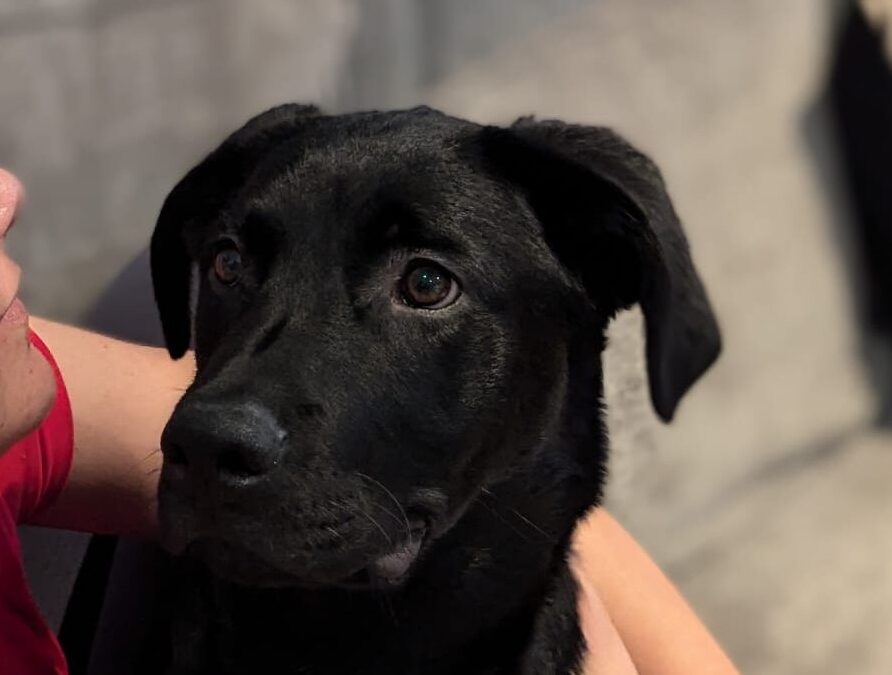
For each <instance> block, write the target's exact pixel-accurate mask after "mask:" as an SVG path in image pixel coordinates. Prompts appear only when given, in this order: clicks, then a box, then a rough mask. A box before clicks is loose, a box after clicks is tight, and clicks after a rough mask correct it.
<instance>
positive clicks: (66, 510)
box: [32, 319, 193, 537]
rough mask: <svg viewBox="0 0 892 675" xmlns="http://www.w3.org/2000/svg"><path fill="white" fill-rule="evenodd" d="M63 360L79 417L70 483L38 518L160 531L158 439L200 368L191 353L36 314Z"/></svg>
mask: <svg viewBox="0 0 892 675" xmlns="http://www.w3.org/2000/svg"><path fill="white" fill-rule="evenodd" d="M32 326H33V328H34V330H35V331H36V332H37V333H38V334H39V335H40V336H41V338H42V339H43V340H44V342H46V344H47V345H48V346H49V348H50V350H51V351H52V353H53V355H54V357H55V358H56V360H57V362H58V363H59V367H60V369H61V370H62V375H63V378H64V380H65V383H66V387H67V388H68V393H69V396H70V397H71V403H72V411H73V416H74V424H75V429H74V439H75V450H74V461H73V464H72V469H71V475H70V477H69V479H68V482H67V484H66V487H65V489H64V490H63V491H62V493H61V494H60V496H59V499H58V500H57V501H56V502H55V504H53V506H52V507H50V508H49V509H46V510H45V511H43V512H42V513H41V514H40V515H39V517H38V518H37V523H36V524H42V525H49V526H52V527H64V528H69V529H77V530H86V531H90V532H102V533H115V534H135V535H140V536H149V537H154V536H155V535H156V532H157V517H156V497H155V493H156V489H157V482H158V471H159V468H160V465H161V453H160V452H159V451H158V440H159V438H160V435H161V430H162V429H163V427H164V424H165V422H166V421H167V418H168V417H169V415H170V412H171V411H172V409H173V406H174V405H175V404H176V402H177V400H178V399H179V398H180V396H181V395H182V392H183V390H184V389H185V388H186V387H187V386H188V384H189V381H190V380H191V377H192V373H193V365H192V362H191V357H190V358H186V359H183V360H181V361H179V362H173V361H171V360H170V358H169V357H168V356H167V353H166V352H165V351H164V350H161V349H155V348H151V347H143V346H138V345H134V344H130V343H126V342H122V341H120V340H114V339H111V338H107V337H105V336H101V335H97V334H95V333H90V332H88V331H83V330H79V329H76V328H71V327H69V326H64V325H62V324H58V323H54V322H50V321H45V320H41V319H33V320H32Z"/></svg>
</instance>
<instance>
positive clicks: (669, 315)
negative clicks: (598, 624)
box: [152, 105, 719, 674]
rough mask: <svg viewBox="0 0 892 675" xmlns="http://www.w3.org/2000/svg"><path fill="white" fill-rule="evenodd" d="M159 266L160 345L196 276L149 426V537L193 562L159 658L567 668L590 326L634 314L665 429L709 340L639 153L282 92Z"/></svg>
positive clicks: (157, 258)
mask: <svg viewBox="0 0 892 675" xmlns="http://www.w3.org/2000/svg"><path fill="white" fill-rule="evenodd" d="M193 269H194V270H195V271H194V283H193V280H192V277H193ZM152 271H153V279H154V284H155V291H156V298H157V301H158V305H159V309H160V312H161V319H162V326H163V328H164V333H165V338H166V341H167V345H168V349H169V350H170V352H171V354H172V355H173V356H174V357H179V356H182V354H183V353H184V352H185V350H186V349H187V348H188V346H189V345H190V342H191V340H192V335H191V328H192V326H193V321H192V320H191V318H190V306H191V304H192V302H191V301H190V289H191V288H192V287H193V286H194V287H195V288H196V289H197V291H196V292H197V298H194V301H195V303H196V307H197V308H196V310H195V318H194V332H195V335H194V343H195V346H196V357H197V365H198V372H197V375H196V380H195V383H194V384H193V385H192V386H191V387H190V388H189V390H188V391H187V392H186V394H185V395H184V397H183V399H182V401H181V402H180V404H179V405H178V406H177V409H176V411H175V412H174V414H173V416H172V418H171V420H170V422H169V424H168V426H167V428H166V429H165V431H164V435H163V437H162V452H163V453H164V466H163V469H162V474H161V486H160V493H159V497H160V517H161V525H162V540H163V542H164V544H165V546H166V548H168V550H171V551H173V552H174V553H176V554H185V555H186V556H187V558H190V559H192V560H195V561H198V562H197V564H193V563H189V564H188V565H187V566H188V567H189V568H190V572H189V573H188V575H187V576H186V577H185V578H186V579H188V581H187V582H186V583H185V584H184V588H186V589H191V590H192V593H188V592H186V591H184V592H183V594H182V595H180V594H178V595H177V603H176V608H175V609H176V610H177V611H176V613H177V615H178V619H177V621H176V622H175V624H174V629H173V642H174V661H175V666H174V672H178V673H179V672H182V673H187V672H188V673H192V672H226V673H238V672H246V671H247V670H257V671H258V672H277V671H279V670H281V669H282V668H285V667H286V666H287V667H291V668H300V669H304V670H305V671H306V672H318V673H344V674H346V673H360V672H365V673H407V674H408V673H457V672H462V673H473V672H479V673H496V672H499V673H503V672H504V673H515V672H516V673H537V674H542V673H568V672H570V671H571V670H572V669H573V668H574V666H575V664H576V662H577V659H578V651H579V649H580V635H579V630H578V626H577V625H576V611H575V602H574V598H575V593H574V590H573V588H574V586H573V582H572V581H571V580H570V577H569V572H568V570H567V566H566V554H567V546H568V541H569V537H570V534H571V532H572V530H573V527H574V524H575V523H576V521H577V519H578V518H579V517H581V516H582V515H583V514H584V513H585V512H586V510H587V509H589V508H590V507H591V506H593V505H594V504H596V503H597V502H598V501H599V500H600V496H601V491H602V488H603V481H604V472H605V460H606V452H607V442H606V437H605V429H604V422H603V419H602V414H601V406H602V401H601V395H602V388H603V386H602V368H601V352H602V350H603V348H604V340H605V329H606V327H607V323H608V322H609V321H610V319H611V318H612V317H613V316H614V315H615V313H616V312H617V311H619V310H620V309H624V308H627V307H629V306H631V305H632V304H635V303H638V304H640V305H641V307H642V309H643V312H644V315H645V318H646V325H647V354H648V373H649V379H650V387H651V395H652V399H653V402H654V407H655V408H656V410H657V411H658V412H659V413H660V415H661V416H662V417H663V418H664V419H666V420H669V419H671V417H672V415H673V413H674V410H675V407H676V405H677V403H678V401H679V399H680V397H681V396H682V395H683V394H684V392H685V391H686V390H687V389H688V388H689V387H690V386H691V384H692V383H693V381H694V380H696V379H697V378H698V377H699V376H700V375H701V374H702V373H703V371H704V370H705V369H706V368H708V366H709V365H710V364H711V363H712V362H713V360H714V359H715V358H716V356H717V354H718V350H719V336H718V329H717V326H716V323H715V319H714V317H713V315H712V312H711V310H710V308H709V303H708V301H707V298H706V295H705V292H704V290H703V287H702V284H701V283H700V281H699V279H698V277H697V275H696V273H695V271H694V268H693V264H692V262H691V259H690V255H689V252H688V247H687V242H686V240H685V238H684V235H683V233H682V230H681V226H680V224H679V222H678V218H677V217H676V215H675V212H674V209H673V207H672V204H671V202H670V200H669V197H668V195H667V194H666V191H665V187H664V185H663V182H662V178H661V177H660V175H659V172H658V171H657V169H656V168H655V167H654V165H653V164H652V163H651V162H650V161H649V160H648V159H647V158H645V157H644V156H643V155H641V154H640V153H638V152H637V151H635V150H634V149H633V148H631V146H629V145H628V144H627V143H626V142H625V141H623V140H622V139H620V138H619V137H618V136H616V135H615V134H613V133H612V132H610V131H609V130H606V129H603V128H596V127H583V126H573V125H568V124H564V123H562V122H536V121H534V120H532V119H523V120H520V121H519V122H518V123H516V124H515V125H514V126H512V127H510V128H508V129H501V128H496V127H481V126H479V125H476V124H472V123H470V122H466V121H463V120H459V119H456V118H452V117H448V116H445V115H443V114H441V113H438V112H436V111H433V110H430V109H427V108H416V109H413V110H409V111H401V112H391V113H357V114H351V115H340V116H326V115H324V114H321V113H319V112H318V111H317V110H316V109H314V108H311V107H307V106H298V105H285V106H280V107H278V108H275V109H273V110H271V111H268V112H266V113H264V114H262V115H259V116H258V117H256V118H254V119H252V120H251V121H250V122H248V123H247V124H246V125H245V126H244V127H243V128H242V129H240V130H239V131H238V132H236V133H234V134H233V135H232V136H230V137H229V138H228V139H227V140H226V141H225V142H224V143H223V144H222V145H221V146H220V147H219V148H218V149H217V150H215V151H214V152H212V153H211V154H210V155H209V156H208V157H207V158H206V159H205V160H204V161H203V162H202V163H201V164H200V165H198V166H197V167H196V168H195V169H193V170H192V171H191V172H189V174H188V175H187V176H186V178H184V179H183V181H181V182H180V183H179V184H178V185H177V186H176V187H175V188H174V190H173V191H172V192H171V194H170V196H169V197H168V198H167V200H166V201H165V204H164V207H163V209H162V212H161V215H160V217H159V220H158V225H157V227H156V230H155V234H154V236H153V240H152ZM190 596H191V598H190ZM345 644H347V645H350V649H349V650H344V649H343V648H342V647H341V645H345Z"/></svg>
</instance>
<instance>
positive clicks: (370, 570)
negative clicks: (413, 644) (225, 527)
mask: <svg viewBox="0 0 892 675" xmlns="http://www.w3.org/2000/svg"><path fill="white" fill-rule="evenodd" d="M426 541H427V530H426V529H414V530H413V531H412V532H411V533H410V535H409V536H408V537H407V538H406V540H405V541H403V542H401V543H399V544H398V545H397V546H396V547H395V548H393V549H391V550H390V551H387V552H386V553H384V554H383V555H378V556H377V557H375V558H373V559H372V560H371V562H369V561H367V560H366V561H360V562H353V563H349V562H347V561H342V560H340V561H338V562H337V563H332V564H330V565H325V564H324V561H323V559H322V558H323V556H324V554H322V553H320V558H319V560H317V561H316V562H317V563H320V564H314V565H313V567H312V570H310V571H307V570H301V571H289V570H283V569H282V568H280V567H278V566H276V565H274V564H273V563H271V562H269V561H267V560H265V559H264V558H263V557H261V556H259V555H257V554H256V553H254V552H252V551H250V550H248V549H246V548H243V547H241V546H238V545H235V544H231V543H229V542H227V541H225V540H221V539H212V538H202V539H198V540H196V541H193V542H191V543H190V544H188V546H187V547H186V549H185V553H186V554H187V555H189V556H190V557H194V558H197V559H199V560H201V561H202V562H203V563H204V565H205V566H206V567H207V568H208V570H209V571H210V572H211V573H212V574H213V575H214V576H216V577H217V578H219V579H221V580H224V581H227V582H230V583H234V584H238V585H240V586H248V587H251V588H269V589H274V588H280V589H282V588H303V589H307V590H326V589H341V590H349V591H364V590H386V589H394V590H396V589H399V588H400V587H402V586H403V585H404V584H405V583H406V582H407V581H408V580H409V578H410V577H411V575H412V571H413V569H414V567H415V563H416V561H417V560H418V558H419V556H420V554H421V552H422V550H423V548H424V545H425V542H426Z"/></svg>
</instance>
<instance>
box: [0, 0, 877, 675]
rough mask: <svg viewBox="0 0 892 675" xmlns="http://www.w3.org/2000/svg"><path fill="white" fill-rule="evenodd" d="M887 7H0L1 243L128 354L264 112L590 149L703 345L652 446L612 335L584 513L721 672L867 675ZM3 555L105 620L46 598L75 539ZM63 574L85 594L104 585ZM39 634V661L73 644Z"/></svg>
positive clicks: (818, 0) (59, 1) (619, 339)
mask: <svg viewBox="0 0 892 675" xmlns="http://www.w3.org/2000/svg"><path fill="white" fill-rule="evenodd" d="M889 5H892V2H885V1H884V0H873V1H871V2H865V3H862V4H858V3H854V2H843V1H839V2H833V1H830V0H828V1H824V0H784V2H776V1H774V0H674V1H673V2H666V1H665V0H551V1H550V2H541V1H539V0H452V1H449V2H447V1H445V0H442V1H437V0H362V1H361V0H294V1H290V0H252V2H250V3H249V2H237V1H236V0H176V1H174V0H156V1H155V2H151V3H147V2H139V1H137V0H0V163H2V164H3V165H5V166H8V167H9V168H11V169H12V170H13V171H14V172H16V173H17V174H18V175H19V176H20V177H21V178H22V179H23V181H24V182H25V184H26V186H27V188H28V193H29V201H28V205H27V208H26V210H25V212H24V214H23V217H22V218H21V226H20V227H17V228H16V230H15V232H14V234H13V236H12V239H11V246H12V249H13V255H14V256H16V257H17V258H18V259H19V260H20V261H21V262H22V263H23V267H24V269H25V288H24V291H25V293H24V295H25V299H26V301H27V302H28V303H29V305H30V307H31V309H32V311H34V312H35V313H39V314H43V315H46V316H49V317H51V318H56V319H63V320H67V321H73V322H79V323H87V324H90V325H94V326H100V327H105V328H108V329H109V330H118V332H120V333H121V334H125V335H129V336H131V337H136V338H142V339H146V340H153V339H156V338H157V332H156V330H155V328H154V323H153V322H154V316H153V310H152V308H151V305H150V301H149V299H148V296H147V295H146V290H147V282H148V280H147V277H146V276H145V274H146V271H145V268H144V266H143V263H144V261H143V260H141V259H139V258H137V260H136V262H132V261H133V260H134V257H135V256H138V255H139V253H140V252H141V251H142V250H143V249H144V247H145V245H146V243H147V241H148V237H149V235H150V232H151V229H152V226H153V224H154V220H155V217H156V215H157V213H158V210H159V208H160V205H161V202H162V200H163V198H164V196H165V195H166V193H167V191H168V190H169V189H170V188H171V187H172V186H173V184H174V183H175V182H176V181H177V180H178V179H179V178H180V177H181V176H182V175H183V174H184V173H185V171H186V170H188V169H189V168H190V167H191V166H192V165H193V164H195V163H196V162H197V161H198V159H200V158H201V157H202V156H203V154H205V153H206V152H208V151H209V150H210V149H211V148H212V147H213V146H214V145H215V144H216V143H218V142H219V141H220V140H221V139H222V137H223V136H224V135H225V134H226V133H228V132H229V131H231V130H233V129H234V128H235V127H236V126H238V125H240V124H241V123H242V122H243V121H244V120H245V119H246V118H248V117H249V116H251V115H253V114H255V113H257V112H259V111H261V110H263V109H264V108H266V107H269V106H271V105H273V104H276V103H280V102H284V101H302V102H316V103H319V104H321V105H322V106H323V107H324V108H325V109H327V110H329V111H332V112H341V111H349V110H355V109H360V108H395V107H404V106H409V105H414V104H417V103H427V104H430V105H432V106H435V107H438V108H441V109H443V110H445V111H447V112H450V113H453V114H457V115H460V116H464V117H468V118H471V119H473V120H476V121H480V122H498V123H508V122H510V121H512V120H513V119H514V118H515V117H517V116H519V115H522V114H529V113H535V114H537V115H540V116H553V117H560V118H564V119H566V120H570V121H576V122H586V123H596V124H603V125H608V126H612V127H615V128H616V129H617V130H618V131H620V132H621V133H623V134H624V135H626V136H627V137H628V138H629V139H630V140H632V141H633V142H634V143H635V144H636V145H638V146H639V147H640V148H642V149H643V150H644V151H646V152H647V153H648V154H650V155H651V156H652V157H653V158H654V159H655V161H656V162H657V163H658V164H659V165H660V167H661V168H662V169H663V173H664V175H665V177H666V180H667V183H668V186H669V189H670V193H671V194H672V196H673V197H674V200H675V203H676V207H677V210H678V212H679V214H680V215H681V217H682V220H683V221H684V223H685V227H686V230H687V233H688V236H689V238H690V240H691V244H692V248H693V252H694V258H695V262H696V263H697V265H698V267H699V270H700V272H701V274H702V276H703V278H704V281H705V283H706V287H707V289H708V291H709V292H710V294H711V297H712V299H713V302H714V305H715V308H716V310H717V312H718V315H719V319H720V322H721V325H722V328H723V332H724V337H725V351H724V354H723V356H722V358H721V360H720V362H719V363H718V365H717V366H716V367H715V368H714V369H713V370H712V371H710V372H709V373H708V375H707V376H706V378H705V379H704V380H703V381H702V382H701V383H700V384H698V385H697V387H696V388H695V390H694V391H693V392H692V393H691V394H690V396H689V397H688V398H687V399H686V401H685V402H684V403H683V406H682V408H681V410H680V413H679V415H678V417H677V420H676V421H675V422H674V423H673V424H672V425H671V426H662V425H660V424H659V423H658V422H657V420H656V418H655V416H654V414H653V412H652V411H651V409H650V406H649V401H648V398H647V393H646V389H645V371H644V367H643V358H642V340H641V321H640V316H639V315H638V314H637V313H636V312H629V313H627V314H625V315H623V316H622V317H621V318H620V319H619V320H618V321H617V322H616V323H615V324H614V326H613V328H612V331H611V337H612V342H611V347H610V349H609V351H608V354H607V357H606V359H607V372H608V379H607V390H608V392H607V394H608V396H607V397H608V404H609V410H610V412H609V420H610V429H611V435H612V444H613V451H614V452H613V458H612V464H613V466H612V477H611V482H610V486H609V490H608V492H609V498H608V506H609V507H610V508H611V509H612V510H613V511H614V513H615V514H616V515H617V517H618V518H619V519H620V520H621V521H622V522H623V524H624V525H625V526H626V527H627V528H628V529H629V530H631V532H632V533H633V534H634V535H635V536H636V537H637V538H638V539H639V540H640V541H641V542H642V543H643V544H644V546H645V547H646V548H647V549H648V550H649V551H650V552H651V553H652V555H653V556H654V557H655V558H656V560H657V561H658V562H659V563H660V564H661V565H662V566H663V568H664V569H665V570H666V571H667V572H668V574H669V575H670V576H671V577H672V579H674V580H675V581H676V582H677V583H678V585H679V586H680V587H681V589H682V591H683V593H684V594H685V595H686V596H687V598H688V599H689V600H690V602H691V603H692V604H693V606H694V607H695V609H696V610H697V611H698V613H699V614H700V616H701V617H702V618H703V620H704V621H705V622H706V623H707V625H708V626H709V627H710V628H711V629H712V630H713V631H714V633H715V634H716V635H717V636H718V639H719V640H720V641H721V643H722V644H723V645H724V646H725V648H726V649H727V650H728V651H729V652H730V654H731V656H732V657H733V658H734V660H735V661H736V663H737V664H738V665H739V667H740V668H741V669H742V670H743V671H744V672H745V673H764V674H770V675H774V674H777V675H781V674H783V675H787V674H789V673H801V674H813V675H819V674H820V675H825V674H826V675H830V674H837V673H855V672H857V673H865V674H881V673H882V674H886V673H890V672H892V641H890V640H889V636H890V635H892V572H890V563H892V525H890V523H892V490H890V489H889V486H890V483H892V433H890V419H892V395H890V389H892V299H890V296H892V189H887V187H886V183H887V181H888V180H889V178H888V177H889V176H890V170H892V166H890V165H892V74H890V73H892V71H890V70H889V62H888V60H887V58H886V54H885V51H884V50H885V46H886V44H885V43H886V41H887V40H886V36H885V31H884V30H883V26H884V25H885V22H886V17H887V15H888V16H890V17H892V7H889ZM128 265H130V267H129V268H127V271H126V272H125V274H124V276H123V277H120V276H119V275H120V274H121V272H122V270H124V269H125V267H127V266H128ZM111 284H117V286H116V288H117V289H118V290H117V292H116V293H117V295H115V297H114V298H112V295H114V293H115V292H112V293H111V294H109V293H107V292H106V291H107V289H108V288H109V286H110V285H111ZM122 288H123V289H124V292H122V291H121V289H122ZM110 303H111V304H110ZM111 306H113V307H114V311H113V312H112V313H113V314H114V318H113V319H111V320H110V319H108V316H109V307H111ZM103 317H104V318H103ZM116 326H117V328H116ZM24 536H25V538H26V552H27V558H28V564H29V569H30V572H31V574H32V577H33V579H34V583H35V585H36V594H37V596H38V599H39V601H40V602H41V604H42V605H43V607H44V608H45V611H46V612H47V614H48V616H49V618H50V620H51V623H52V624H53V625H54V626H55V627H57V628H58V627H60V626H63V624H64V623H65V622H66V614H65V613H66V606H67V605H68V604H69V603H68V599H69V596H70V595H71V593H72V587H74V588H75V593H74V595H75V599H74V601H73V603H74V605H76V606H78V607H79V609H78V611H80V612H84V611H86V613H87V615H88V616H90V617H92V619H93V620H95V621H99V622H100V624H101V623H102V621H105V622H106V623H108V622H109V621H110V619H109V618H108V616H107V615H108V612H109V610H108V609H107V607H106V608H103V607H102V606H101V600H102V594H101V593H99V592H97V591H95V590H91V589H95V588H100V587H101V584H99V585H98V586H96V585H92V586H91V585H90V583H89V580H88V581H84V578H85V576H86V577H90V575H91V574H93V575H94V577H95V570H96V565H94V566H93V567H92V568H90V569H93V570H94V571H93V572H90V571H89V569H88V572H86V573H85V572H81V577H80V580H79V584H80V586H78V585H76V584H75V580H76V578H77V575H78V571H79V569H80V566H81V559H82V557H83V555H84V551H85V550H86V547H87V538H86V537H83V536H80V535H62V534H57V533H40V532H36V531H26V532H25V535H24ZM109 550H110V549H106V552H108V551H109ZM60 551H61V552H62V553H61V554H60ZM97 551H99V553H97ZM92 554H93V557H94V558H95V559H96V560H99V561H100V562H99V563H98V569H99V571H100V574H99V576H101V572H102V571H103V570H107V568H108V565H109V564H111V563H109V562H108V561H106V562H102V560H101V559H102V555H100V554H101V551H100V550H99V549H97V548H96V547H95V546H94V548H93V550H92ZM120 557H121V553H120V551H119V554H118V560H117V564H119V565H120V564H121V563H120ZM88 567H89V566H88ZM78 588H80V590H79V591H78ZM84 589H86V590H84ZM125 589H130V590H126V591H125V593H124V595H125V596H126V597H129V595H128V594H129V593H131V591H132V589H131V587H130V586H127V585H126V584H125ZM132 592H133V593H134V594H135V593H136V591H132ZM85 594H86V596H89V597H88V598H87V600H84V595H85ZM78 596H80V600H78ZM94 596H98V598H99V600H98V602H99V604H98V605H97V604H96V602H95V597H94ZM124 606H125V607H126V602H125V603H124ZM76 609H77V608H76ZM68 611H69V615H68V618H67V621H68V626H67V631H68V635H67V637H66V635H63V637H65V641H66V646H70V645H72V644H75V643H78V641H79V640H81V643H82V638H83V635H82V634H81V633H77V631H75V632H74V633H73V632H72V630H73V629H72V628H71V626H72V625H74V623H76V624H77V625H78V626H83V625H87V624H89V623H90V621H81V620H80V619H78V620H77V621H74V620H72V619H71V618H70V617H71V616H72V614H71V612H72V611H74V610H72V609H71V608H70V607H69V608H68ZM103 612H104V614H103ZM77 616H81V615H77ZM95 621H94V622H95ZM112 621H113V619H112ZM63 628H65V626H63ZM75 633H77V635H75ZM72 636H74V637H72ZM71 648H72V649H78V648H79V647H77V646H75V647H71ZM86 651H87V653H86V655H85V654H83V653H81V654H75V655H74V656H73V667H72V672H73V674H74V675H77V672H83V671H82V670H79V669H80V668H86V663H87V662H88V661H89V653H88V652H89V649H87V650H86ZM94 661H95V659H94ZM75 662H76V663H75ZM98 668H99V667H98V666H96V665H95V664H94V671H93V672H99V671H100V670H101V669H98ZM119 672H121V671H119Z"/></svg>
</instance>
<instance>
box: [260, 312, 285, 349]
mask: <svg viewBox="0 0 892 675" xmlns="http://www.w3.org/2000/svg"><path fill="white" fill-rule="evenodd" d="M286 323H288V319H286V318H285V317H282V318H280V319H279V320H278V321H276V323H274V324H273V325H272V326H270V327H269V328H268V329H267V331H266V332H265V333H264V334H263V336H261V338H260V339H259V340H258V341H257V344H256V345H255V346H254V355H255V356H256V355H257V354H262V353H263V352H265V351H266V350H267V349H269V348H270V346H271V345H272V344H273V343H274V342H275V341H276V338H277V337H279V335H280V334H281V332H282V330H283V329H284V328H285V324H286Z"/></svg>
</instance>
